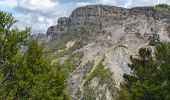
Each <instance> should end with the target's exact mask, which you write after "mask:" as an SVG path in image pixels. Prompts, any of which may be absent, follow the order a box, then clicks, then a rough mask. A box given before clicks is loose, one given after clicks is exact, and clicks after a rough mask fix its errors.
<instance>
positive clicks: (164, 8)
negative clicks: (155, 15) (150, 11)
mask: <svg viewBox="0 0 170 100" xmlns="http://www.w3.org/2000/svg"><path fill="white" fill-rule="evenodd" d="M154 9H155V10H156V11H158V12H160V13H161V14H164V15H167V14H169V13H170V6H169V5H167V4H158V5H156V6H155V7H154Z"/></svg>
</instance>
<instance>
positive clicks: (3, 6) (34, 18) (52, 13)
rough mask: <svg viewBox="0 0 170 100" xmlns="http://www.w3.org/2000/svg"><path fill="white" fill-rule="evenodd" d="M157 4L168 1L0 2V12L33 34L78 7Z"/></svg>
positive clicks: (8, 0)
mask: <svg viewBox="0 0 170 100" xmlns="http://www.w3.org/2000/svg"><path fill="white" fill-rule="evenodd" d="M158 3H167V4H170V0H0V10H3V11H6V12H10V13H12V14H13V16H14V17H15V18H16V19H17V20H18V21H19V22H18V23H17V26H18V27H19V28H21V29H23V28H24V27H25V26H29V27H32V32H33V33H39V32H41V33H46V30H47V28H48V27H49V26H51V25H56V24H57V19H58V18H59V17H60V16H69V15H70V13H71V12H72V10H73V9H75V8H77V7H80V6H84V5H92V4H108V5H114V6H120V7H126V8H128V7H134V6H151V5H155V4H158Z"/></svg>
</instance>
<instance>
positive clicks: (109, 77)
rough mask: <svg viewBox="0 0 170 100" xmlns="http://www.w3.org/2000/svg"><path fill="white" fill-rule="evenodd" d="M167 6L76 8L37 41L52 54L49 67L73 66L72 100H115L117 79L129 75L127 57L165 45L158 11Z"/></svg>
mask: <svg viewBox="0 0 170 100" xmlns="http://www.w3.org/2000/svg"><path fill="white" fill-rule="evenodd" d="M168 7H169V6H167V5H158V6H153V7H135V8H130V9H126V8H121V7H115V6H108V5H88V6H84V7H79V8H77V9H75V10H74V11H73V12H72V14H71V15H70V16H69V17H61V18H59V20H58V24H57V25H55V26H51V27H49V29H48V31H47V34H46V35H44V36H41V37H40V38H39V40H40V41H41V42H42V43H43V44H44V45H46V46H47V47H48V48H51V49H52V52H53V55H55V54H56V55H57V57H54V61H53V62H55V61H60V63H62V64H64V63H68V59H69V61H73V62H76V65H74V67H75V68H74V69H73V70H72V71H71V72H70V74H69V77H68V90H69V93H70V95H71V97H72V99H73V100H115V91H116V87H119V85H120V82H122V81H123V78H122V76H123V74H124V73H130V69H129V68H128V63H130V60H129V57H130V55H134V56H135V55H137V52H138V50H139V48H141V47H148V46H150V45H154V43H155V42H157V40H159V39H160V40H161V41H169V40H170V39H169V36H170V35H169V34H170V13H167V12H162V11H164V10H162V9H169V8H168ZM167 11H169V10H167ZM56 52H57V53H56ZM80 54H82V55H81V56H74V57H73V56H72V55H80ZM106 73H107V74H106ZM109 73H112V74H109ZM87 83H88V84H87Z"/></svg>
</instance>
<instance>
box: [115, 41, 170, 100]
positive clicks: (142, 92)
mask: <svg viewBox="0 0 170 100" xmlns="http://www.w3.org/2000/svg"><path fill="white" fill-rule="evenodd" d="M130 59H131V64H129V67H130V68H131V70H132V71H131V74H130V75H129V74H124V82H123V83H122V85H121V88H120V90H119V91H118V95H117V99H118V100H170V43H159V44H157V45H156V48H155V52H154V55H153V54H152V52H151V50H149V49H146V48H142V49H140V50H139V56H138V58H133V57H131V58H130Z"/></svg>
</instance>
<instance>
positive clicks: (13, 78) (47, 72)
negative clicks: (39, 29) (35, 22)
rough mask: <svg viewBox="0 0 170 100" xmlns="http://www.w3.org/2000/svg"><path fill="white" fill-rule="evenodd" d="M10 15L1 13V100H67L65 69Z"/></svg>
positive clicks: (28, 29)
mask: <svg viewBox="0 0 170 100" xmlns="http://www.w3.org/2000/svg"><path fill="white" fill-rule="evenodd" d="M15 23H16V20H15V19H14V18H13V17H12V15H11V14H8V13H5V12H0V99H2V100H6V99H7V100H8V99H9V100H11V99H14V100H18V99H19V100H20V99H22V100H23V99H24V100H25V99H31V100H32V99H33V100H34V99H35V100H42V99H47V100H51V99H52V100H53V99H55V100H68V99H69V96H68V94H67V92H66V78H65V75H64V74H63V73H64V72H63V69H62V66H60V65H54V64H51V59H50V57H47V56H44V54H43V46H41V45H39V44H38V42H37V41H36V39H30V38H29V37H30V33H31V32H30V28H26V29H25V30H19V29H18V28H16V27H13V25H14V24H15Z"/></svg>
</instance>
